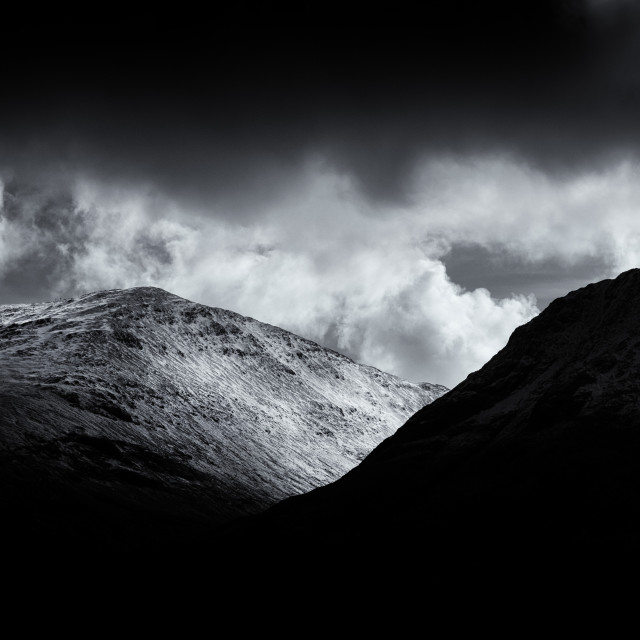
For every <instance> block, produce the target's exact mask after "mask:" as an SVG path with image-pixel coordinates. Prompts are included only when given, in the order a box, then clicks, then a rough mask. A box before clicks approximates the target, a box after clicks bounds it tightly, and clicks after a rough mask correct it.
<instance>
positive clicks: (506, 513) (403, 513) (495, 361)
mask: <svg viewBox="0 0 640 640" xmlns="http://www.w3.org/2000/svg"><path fill="white" fill-rule="evenodd" d="M639 299H640V270H638V269H634V270H630V271H627V272H625V273H623V274H621V275H619V276H618V277H617V278H615V279H609V280H604V281H602V282H599V283H594V284H590V285H588V286H587V287H584V288H582V289H579V290H577V291H574V292H571V293H569V294H568V295H567V296H564V297H563V298H559V299H557V300H555V301H554V302H553V303H551V304H550V305H549V306H548V307H547V309H545V310H544V311H543V312H542V313H541V314H540V315H539V316H537V317H536V318H534V319H533V320H531V321H530V322H529V323H527V324H525V325H522V326H521V327H519V328H518V329H516V330H515V331H514V333H513V334H512V336H511V338H510V339H509V341H508V343H507V345H506V346H505V347H504V348H503V349H502V350H501V351H500V352H498V354H496V355H495V356H494V357H493V358H492V359H491V360H490V361H489V362H488V363H487V364H486V365H485V366H484V367H482V369H480V370H479V371H477V372H474V373H472V374H470V375H469V376H468V377H467V378H466V380H464V381H463V382H461V383H460V384H459V385H457V386H456V387H455V388H454V389H452V390H451V391H449V392H448V393H447V394H446V395H444V396H442V397H441V398H439V399H437V400H436V401H435V402H433V403H431V404H430V405H428V406H426V407H424V408H423V409H421V410H419V411H418V412H417V413H416V414H414V415H413V416H412V417H411V418H410V419H409V420H408V421H407V422H406V423H405V424H404V425H403V426H402V427H400V428H399V429H398V430H397V431H396V432H395V433H394V435H392V436H391V437H390V438H387V439H386V440H385V441H384V442H382V443H381V444H380V445H378V447H376V448H375V449H374V450H373V451H372V452H371V453H370V454H369V455H368V456H367V457H366V458H365V459H364V460H363V461H362V463H360V464H359V465H358V466H357V467H356V468H354V469H353V470H351V471H350V472H349V473H347V474H345V475H344V476H343V477H342V478H340V479H339V480H337V481H336V482H334V483H332V484H330V485H327V486H325V487H321V488H318V489H316V490H314V491H312V492H310V493H308V494H306V495H304V496H298V497H293V498H290V499H288V500H285V501H283V502H281V503H279V504H277V505H275V506H274V507H272V508H271V509H269V510H268V511H266V512H265V513H263V514H261V515H259V516H257V517H255V518H251V519H247V520H244V521H237V522H236V523H232V525H231V532H232V535H234V536H239V537H242V536H244V538H245V539H266V540H268V541H269V542H268V543H271V542H273V541H274V540H276V539H277V540H284V541H285V542H284V543H283V546H289V547H290V548H295V549H296V551H294V552H292V553H296V552H299V553H301V554H302V553H304V551H303V549H300V547H299V546H296V540H301V539H302V540H305V541H306V544H312V541H316V540H319V539H321V540H323V541H326V546H327V547H329V550H328V551H327V555H326V556H325V560H326V561H329V560H328V559H329V558H330V557H331V556H332V555H333V556H335V557H340V558H342V560H344V559H345V554H348V551H347V550H350V551H351V552H354V550H355V549H356V548H359V549H360V552H361V553H363V554H365V555H367V556H369V557H371V558H372V563H373V566H378V567H379V566H380V563H381V562H384V561H386V562H388V563H391V564H395V563H397V562H401V564H402V563H407V562H409V563H414V564H415V565H416V566H419V567H421V568H422V569H431V570H435V569H436V568H438V569H439V570H441V571H442V572H444V573H446V572H447V571H449V570H453V569H454V568H456V569H458V570H460V569H461V566H463V567H464V568H465V569H466V570H468V569H469V568H470V567H473V566H481V567H483V570H489V569H488V566H487V565H491V566H493V567H494V568H496V569H497V568H498V567H499V566H500V567H503V568H504V567H514V566H525V565H527V564H528V566H529V568H531V566H533V565H535V564H536V563H538V562H539V563H540V564H541V566H546V567H547V568H548V566H549V563H556V566H560V565H562V563H565V562H568V561H569V560H568V559H569V558H573V559H574V560H575V562H576V564H579V563H580V561H581V559H583V558H585V557H589V558H591V559H592V560H593V562H597V561H598V559H600V560H602V559H603V558H605V559H606V558H608V557H611V558H616V561H619V560H620V558H621V557H626V558H631V557H632V556H633V555H634V554H635V553H636V552H638V551H639V550H640V500H639V499H638V498H639V497H640V467H639V466H638V465H637V459H638V457H639V456H640V430H638V429H637V425H638V424H640V401H639V400H638V398H640V376H638V373H637V372H638V371H639V370H640V331H639V329H640V307H639V306H638V304H637V301H638V300H639ZM425 554H426V555H425Z"/></svg>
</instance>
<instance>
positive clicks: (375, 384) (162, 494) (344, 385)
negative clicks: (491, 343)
mask: <svg viewBox="0 0 640 640" xmlns="http://www.w3.org/2000/svg"><path fill="white" fill-rule="evenodd" d="M445 391H446V389H445V388H444V387H442V386H439V385H430V384H421V385H416V384H412V383H409V382H406V381H403V380H400V379H399V378H397V377H395V376H393V375H390V374H387V373H384V372H382V371H379V370H377V369H375V368H373V367H369V366H364V365H360V364H357V363H355V362H353V361H352V360H350V359H348V358H346V357H344V356H342V355H340V354H338V353H336V352H334V351H330V350H327V349H324V348H322V347H320V346H319V345H317V344H315V343H314V342H311V341H309V340H305V339H303V338H301V337H298V336H296V335H294V334H292V333H289V332H287V331H283V330H282V329H279V328H277V327H274V326H270V325H267V324H264V323H261V322H258V321H256V320H254V319H252V318H247V317H243V316H241V315H239V314H236V313H232V312H230V311H225V310H222V309H215V308H210V307H206V306H203V305H200V304H195V303H193V302H189V301H187V300H184V299H182V298H179V297H177V296H175V295H171V294H169V293H167V292H165V291H163V290H161V289H156V288H135V289H128V290H112V291H102V292H97V293H91V294H88V295H84V296H82V297H80V298H77V299H70V300H59V301H56V302H47V303H39V304H20V305H8V306H2V307H0V480H1V482H2V488H3V490H2V494H1V496H0V510H1V512H2V514H3V520H4V522H5V523H7V524H6V526H5V527H4V529H3V533H4V534H5V535H9V536H11V537H12V539H13V540H14V541H18V540H24V539H25V538H26V539H29V540H32V539H36V540H38V545H43V544H45V543H47V544H49V546H55V545H63V546H64V547H65V548H67V549H70V548H80V547H83V546H86V545H89V546H91V545H95V546H96V547H100V546H103V547H104V546H112V547H114V548H116V549H117V548H122V549H137V548H139V547H140V546H145V547H147V546H151V547H153V546H154V545H155V544H158V545H160V544H165V543H166V541H167V540H172V539H174V538H175V539H180V540H187V539H189V536H190V535H191V533H192V532H193V535H196V533H197V532H199V531H201V530H203V529H207V530H208V528H209V527H213V526H215V525H219V524H220V523H223V522H226V521H228V520H230V519H232V518H234V517H237V516H239V515H246V514H251V513H255V512H257V511H260V510H262V509H264V508H266V507H267V506H269V505H271V504H273V503H275V502H276V501H278V500H281V499H283V498H286V497H288V496H291V495H295V494H299V493H303V492H306V491H309V490H310V489H312V488H314V487H317V486H320V485H323V484H326V483H329V482H331V481H333V480H335V479H337V478H338V477H339V476H341V475H343V474H344V473H346V472H347V471H349V470H350V469H351V468H352V467H354V466H355V465H356V464H357V463H358V462H359V461H360V460H361V459H363V458H364V457H365V455H366V454H367V453H369V451H371V449H373V448H374V446H375V445H377V444H378V443H379V442H381V441H382V440H383V439H384V438H385V437H387V436H389V435H391V434H392V433H393V431H394V430H395V429H396V428H397V427H398V426H399V425H400V424H402V422H404V421H405V420H406V418H408V417H409V416H410V415H412V414H413V413H414V412H415V411H416V410H418V409H419V408H421V407H422V406H423V405H425V404H427V403H429V402H431V401H432V400H433V399H435V398H436V397H438V396H440V395H442V394H443V393H444V392H445Z"/></svg>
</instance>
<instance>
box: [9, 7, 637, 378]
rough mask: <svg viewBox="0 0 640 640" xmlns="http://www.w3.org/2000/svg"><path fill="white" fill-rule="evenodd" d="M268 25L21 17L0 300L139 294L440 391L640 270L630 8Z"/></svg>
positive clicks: (266, 12)
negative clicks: (91, 292)
mask: <svg viewBox="0 0 640 640" xmlns="http://www.w3.org/2000/svg"><path fill="white" fill-rule="evenodd" d="M286 18H287V20H284V17H283V16H282V14H278V13H276V11H275V9H274V8H273V7H272V6H268V7H267V6H266V5H264V6H263V9H262V10H261V13H260V14H255V13H251V12H250V11H249V10H248V9H246V8H245V9H243V10H242V11H240V10H238V11H237V12H235V14H234V13H233V12H232V11H227V12H226V13H222V12H221V13H219V14H218V15H216V16H213V17H212V18H207V19H204V18H203V19H202V20H198V19H197V18H194V19H193V20H192V21H191V22H189V23H185V22H179V21H175V20H174V23H173V24H171V25H170V28H167V27H166V26H161V25H160V23H159V22H157V21H151V20H150V21H148V22H146V23H143V22H138V23H134V22H129V23H128V24H127V26H123V25H113V24H111V25H109V24H102V25H97V24H96V23H71V22H69V23H67V24H65V25H60V24H58V25H54V24H40V25H34V24H33V22H30V23H29V24H26V23H25V26H24V27H22V28H21V27H19V26H16V27H15V29H14V32H13V36H14V37H13V38H11V41H9V40H4V41H3V43H2V44H1V45H0V47H1V51H0V53H1V55H2V59H3V60H4V61H5V65H4V68H3V78H2V100H0V179H1V180H2V183H3V185H4V188H3V192H4V205H3V209H2V212H1V213H0V303H2V302H10V301H19V300H25V301H26V300H32V299H42V298H43V297H45V298H46V297H51V296H53V295H70V294H72V293H74V292H77V291H79V290H80V289H83V288H88V287H111V286H113V287H117V286H131V285H133V284H139V283H140V284H157V285H158V286H165V288H170V287H173V289H174V290H175V289H178V290H175V292H176V293H181V294H182V295H190V296H192V297H194V298H198V299H199V300H201V301H203V302H206V303H208V304H218V305H219V306H224V305H227V306H229V307H230V308H234V309H236V310H237V311H240V312H243V313H248V314H250V315H253V316H254V317H258V318H260V319H264V320H266V321H270V322H274V323H280V324H281V325H282V326H286V327H287V328H291V329H293V330H297V331H298V332H301V333H304V334H305V335H308V336H309V337H311V338H313V339H317V340H319V341H323V342H324V343H325V344H328V345H329V346H332V347H333V348H338V349H340V350H342V351H344V352H345V353H348V354H349V355H352V356H353V357H355V358H357V359H361V360H366V361H368V362H370V363H371V364H376V366H380V367H381V368H385V367H386V368H389V369H392V370H394V371H395V372H397V373H400V374H401V375H405V376H407V377H410V378H412V379H433V381H436V382H444V383H445V384H453V383H455V382H457V381H458V380H460V379H461V378H462V377H464V375H466V373H468V372H469V371H470V370H472V368H474V367H475V368H477V366H480V365H481V364H482V362H483V361H484V359H486V358H487V357H489V356H490V355H491V351H492V350H493V351H495V349H497V348H499V346H500V345H501V344H502V343H503V342H504V340H506V337H507V336H508V334H509V332H510V331H511V330H512V329H513V327H514V326H515V325H516V324H518V323H519V322H522V321H524V320H526V319H527V318H528V317H530V316H531V314H532V313H535V306H533V303H531V302H530V301H529V300H528V299H527V298H526V296H528V295H529V294H534V295H535V296H536V298H537V308H542V307H544V306H545V305H546V304H547V303H548V302H549V300H550V299H551V298H553V297H555V296H557V295H561V294H562V293H564V292H567V291H568V290H570V289H571V288H575V286H579V285H580V284H583V283H586V282H588V281H590V280H593V279H598V278H601V277H606V276H609V275H612V274H613V272H615V271H616V270H618V269H621V268H628V267H629V266H633V265H634V264H635V260H636V250H637V248H636V245H635V240H634V238H635V232H636V229H635V226H634V225H635V223H634V212H635V206H636V205H637V204H638V202H640V200H639V199H637V198H638V194H637V189H636V188H635V187H634V185H635V181H636V177H637V172H636V166H637V163H638V150H639V149H640V122H639V120H638V115H637V114H638V113H640V110H639V107H640V72H638V71H637V70H636V69H637V64H636V61H637V59H638V55H637V54H639V53H640V51H639V48H640V37H639V36H640V6H639V5H638V3H636V2H632V1H630V0H584V1H580V0H553V1H552V0H538V1H533V0H526V1H523V2H504V1H497V0H493V1H491V0H487V1H485V2H481V1H480V2H462V1H455V0H448V1H446V2H445V1H442V2H430V3H428V5H425V6H424V7H419V8H418V7H416V8H414V9H408V8H403V7H400V6H393V7H380V8H378V9H371V8H370V9H369V10H368V11H367V13H366V15H365V14H358V13H356V12H354V11H352V12H349V11H347V10H346V9H345V7H344V5H343V6H342V8H339V7H336V8H332V7H330V6H329V5H326V6H323V7H321V8H320V7H309V8H308V9H306V10H304V11H303V10H300V11H299V13H298V14H296V15H293V16H292V15H291V14H288V15H287V16H286ZM607 218H609V219H608V220H607ZM376 289H377V291H376ZM294 298H295V300H296V302H295V303H294V302H292V299H294ZM478 314H482V318H481V319H478ZM443 325H447V326H448V329H444V328H442V326H443ZM429 332H431V334H432V337H425V336H426V334H427V333H429ZM465 336H466V337H465ZM474 341H475V342H474ZM382 343H384V344H382ZM479 344H483V345H484V347H482V348H480V347H478V345H479ZM453 360H456V363H454V364H452V362H453ZM438 376H439V378H438Z"/></svg>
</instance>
